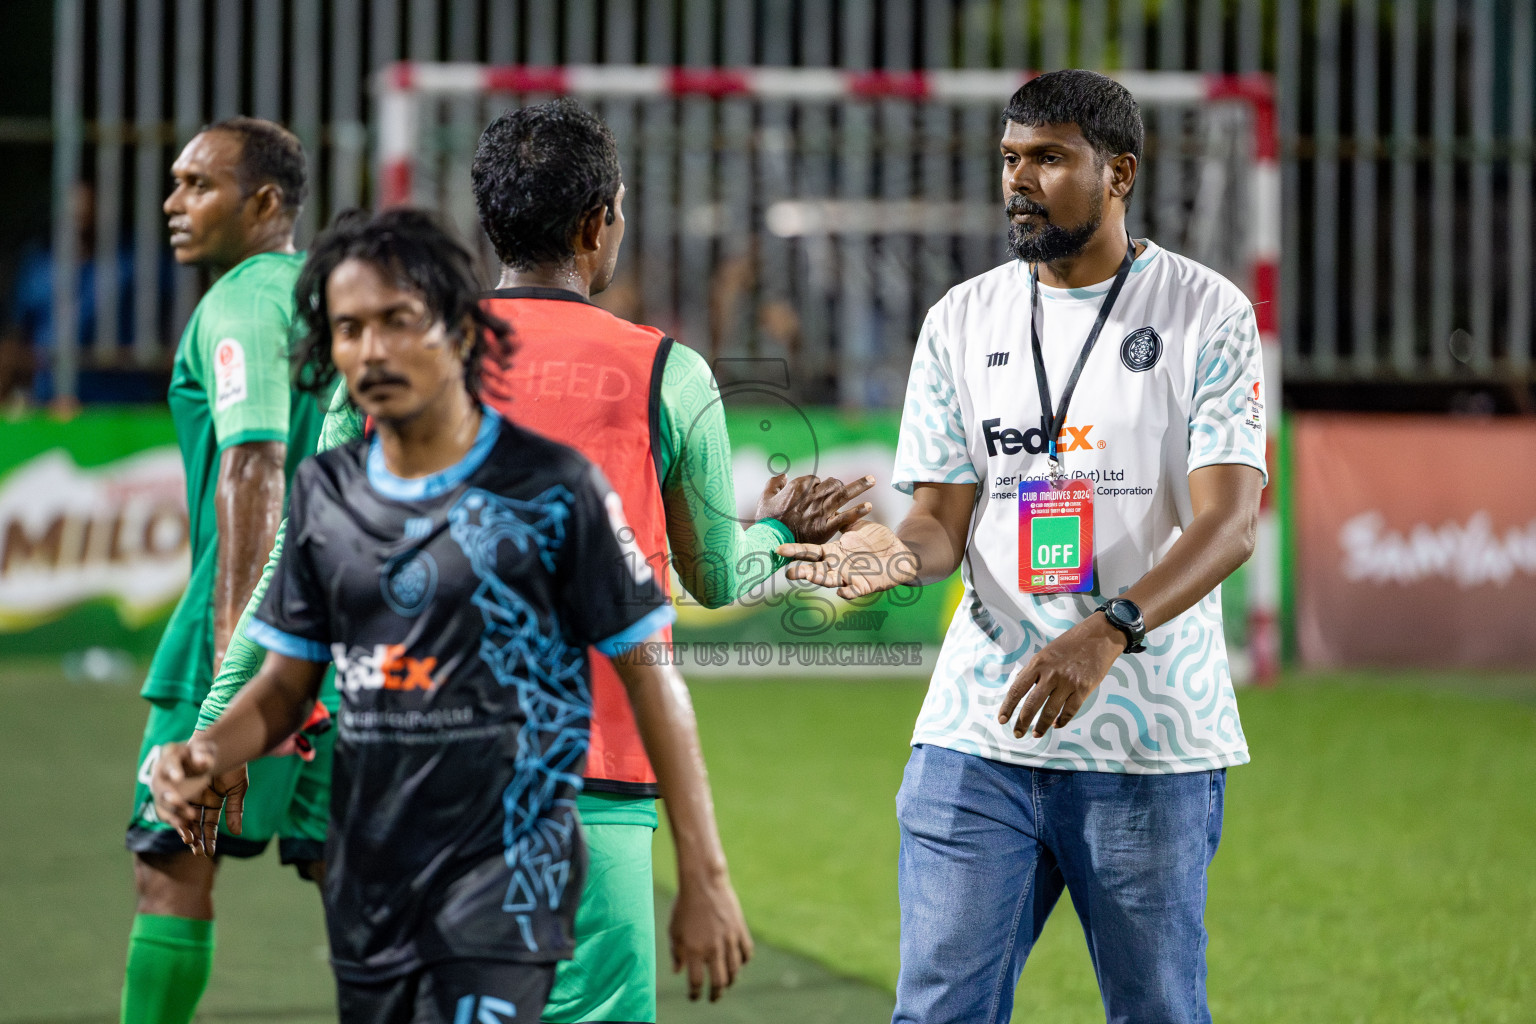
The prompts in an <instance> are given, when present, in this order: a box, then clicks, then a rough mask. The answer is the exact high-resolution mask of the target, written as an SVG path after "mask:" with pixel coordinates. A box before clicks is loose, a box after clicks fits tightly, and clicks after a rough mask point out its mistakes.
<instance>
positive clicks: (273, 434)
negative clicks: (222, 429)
mask: <svg viewBox="0 0 1536 1024" xmlns="http://www.w3.org/2000/svg"><path fill="white" fill-rule="evenodd" d="M287 440H288V431H287V430H272V429H266V428H263V429H257V430H241V431H239V432H238V433H234V434H230V435H229V436H227V437H221V438H219V451H221V452H222V451H223V450H224V449H226V448H233V447H234V446H235V445H237V444H251V443H252V442H255V441H287Z"/></svg>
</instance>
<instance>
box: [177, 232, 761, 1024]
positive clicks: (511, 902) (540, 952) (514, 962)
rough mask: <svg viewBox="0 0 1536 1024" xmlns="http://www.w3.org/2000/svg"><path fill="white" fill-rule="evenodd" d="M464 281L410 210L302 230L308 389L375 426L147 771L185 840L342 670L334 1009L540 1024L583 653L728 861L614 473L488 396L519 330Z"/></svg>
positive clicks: (582, 743) (565, 949)
mask: <svg viewBox="0 0 1536 1024" xmlns="http://www.w3.org/2000/svg"><path fill="white" fill-rule="evenodd" d="M478 291H479V290H478V287H477V284H476V282H475V276H474V271H473V264H472V261H471V258H470V257H469V255H468V254H467V253H466V252H465V251H464V250H463V249H462V247H460V246H459V245H458V244H457V243H455V242H453V241H452V240H451V239H450V238H449V237H448V236H447V235H445V234H444V233H443V232H442V231H441V230H440V229H439V228H437V227H436V226H435V225H434V224H433V223H432V221H431V220H430V219H429V218H427V217H426V216H425V215H423V214H419V213H414V212H411V211H394V212H391V213H386V214H383V215H381V216H379V217H378V218H376V219H375V220H373V221H371V222H368V223H362V222H361V221H357V220H354V221H352V222H349V223H346V224H343V225H342V226H339V227H338V228H337V229H334V230H333V231H332V232H331V233H329V234H328V235H327V236H326V237H324V238H323V239H322V240H320V241H319V242H317V243H316V245H315V247H314V249H313V251H312V253H311V256H310V260H309V262H308V264H307V265H306V267H305V270H304V273H303V275H302V276H301V279H300V283H299V286H298V289H297V292H298V297H299V309H300V315H301V316H302V317H303V318H304V320H305V326H306V327H307V328H308V332H309V333H308V337H307V338H306V340H305V343H304V353H305V356H304V358H305V361H304V363H303V365H302V366H301V370H300V377H301V383H302V384H303V385H305V386H308V387H312V388H315V389H321V388H324V387H325V386H326V385H327V384H328V383H330V382H331V380H332V379H333V378H334V375H335V374H336V373H337V372H339V373H340V374H341V375H342V376H343V377H344V378H345V380H346V384H347V387H348V390H349V392H350V394H351V395H352V398H353V400H354V401H355V402H356V403H357V404H358V406H359V407H360V409H361V411H362V412H364V413H366V414H368V415H369V416H370V417H372V420H373V422H374V424H375V426H376V433H375V434H374V435H373V436H372V437H371V438H365V439H359V440H357V441H354V442H351V443H349V444H346V445H343V446H342V447H340V448H337V449H334V450H332V451H329V452H325V453H323V454H321V455H318V456H316V457H315V458H313V459H310V460H308V461H306V462H305V463H304V465H303V466H302V467H301V468H300V470H299V472H298V474H297V476H296V477H295V481H294V486H293V498H292V501H291V505H290V511H289V523H288V533H287V537H288V540H287V545H286V547H285V549H284V551H283V554H282V559H281V561H280V563H279V565H278V569H277V575H276V576H275V577H274V579H273V581H272V585H271V588H270V589H269V591H268V592H267V594H266V597H265V598H264V600H263V603H262V605H261V609H260V611H259V612H258V613H257V617H256V620H255V621H254V623H253V624H252V625H251V626H250V627H249V628H248V631H247V632H248V635H250V636H251V637H252V638H253V639H256V640H258V641H259V642H261V643H262V644H263V646H265V647H267V648H268V651H269V652H270V653H269V654H268V656H267V659H266V662H265V665H264V666H263V668H262V670H261V672H260V673H259V674H258V675H257V676H256V678H255V679H253V680H252V682H251V683H250V684H249V685H248V686H247V687H246V688H245V689H244V690H243V691H242V692H241V693H240V695H239V697H237V698H236V699H235V701H234V702H233V703H231V705H230V707H229V708H228V709H227V710H226V711H225V712H224V714H223V716H222V717H221V718H220V719H219V720H218V722H217V723H215V724H214V725H212V726H211V727H210V728H209V729H207V730H206V731H204V732H201V733H198V734H197V736H195V737H194V738H193V740H192V741H191V742H190V743H189V744H187V745H185V746H174V747H171V748H168V749H167V751H166V752H165V753H164V754H163V755H162V757H161V760H160V765H159V767H158V768H157V771H156V775H155V777H154V783H153V789H154V793H155V797H156V801H157V807H158V808H159V809H160V812H161V813H162V814H163V815H164V817H165V820H166V821H170V822H173V823H175V824H176V825H177V826H178V828H179V829H180V830H181V831H182V832H183V835H184V837H185V838H189V839H190V838H191V836H192V833H193V830H194V829H196V828H198V827H199V826H198V824H197V822H198V818H197V816H196V808H195V806H193V805H192V803H191V801H192V800H193V799H195V798H196V796H197V795H198V794H199V793H200V792H201V790H202V787H203V786H204V785H205V784H206V783H207V781H208V779H209V778H210V777H211V775H213V774H217V773H220V772H224V771H227V770H229V769H230V768H231V767H233V766H236V765H238V764H240V763H242V762H244V761H247V760H250V759H251V758H254V757H257V756H259V755H260V754H262V753H263V752H264V751H266V750H268V749H270V748H271V747H272V746H274V745H275V744H277V743H278V742H280V741H281V740H283V739H284V738H285V737H286V736H288V735H289V734H290V733H292V732H293V731H294V730H295V729H296V728H298V726H299V725H300V724H302V719H303V717H304V715H305V714H306V713H307V711H308V709H309V707H310V706H311V705H312V703H313V699H314V693H315V691H316V688H317V687H318V685H319V682H320V679H321V676H322V674H323V671H324V666H325V664H326V663H328V662H334V663H335V665H336V669H337V673H336V682H337V689H338V691H339V692H340V695H341V699H342V707H341V710H340V713H339V715H338V725H339V730H338V738H337V745H336V755H335V756H336V763H335V770H334V776H333V800H332V805H331V822H330V839H329V846H328V848H327V851H326V861H327V863H328V865H329V868H328V874H327V877H326V881H325V907H326V920H327V928H328V931H329V935H330V944H331V956H332V963H333V966H334V968H335V971H336V975H337V986H338V1004H339V1010H340V1015H341V1019H342V1020H343V1021H344V1022H350V1021H358V1022H361V1021H369V1022H383V1024H391V1022H402V1024H403V1022H408V1021H443V1022H445V1024H446V1022H449V1021H465V1020H476V1021H487V1020H497V1021H510V1020H518V1021H523V1020H527V1021H536V1020H538V1018H539V1011H540V1009H541V1008H542V1007H543V1004H544V1001H545V998H546V996H547V994H548V991H549V986H550V984H551V981H552V978H553V972H554V963H555V961H557V960H559V959H561V958H564V957H568V956H569V955H570V952H571V948H572V935H571V931H572V920H573V915H574V911H575V906H576V903H577V900H578V898H579V896H580V893H581V887H582V878H583V871H584V854H583V848H582V843H581V837H580V828H579V825H578V823H577V818H576V813H575V803H576V796H577V793H578V792H579V790H580V788H581V775H582V768H583V762H584V759H585V755H586V747H587V734H588V721H589V715H590V710H591V696H590V689H589V673H588V666H587V657H586V653H585V651H586V648H587V647H588V646H595V647H596V648H597V649H598V650H600V651H602V652H603V653H605V654H608V655H610V656H611V657H615V658H616V662H617V663H618V665H619V666H620V674H621V677H622V678H623V680H624V682H625V685H626V687H627V688H628V690H629V693H630V698H631V701H632V702H633V704H634V706H635V710H636V716H637V719H638V722H639V725H640V729H641V733H642V736H643V737H644V739H645V741H646V745H647V749H648V753H649V754H650V756H651V758H652V761H653V763H654V764H655V766H656V769H657V774H658V777H659V778H660V780H661V786H662V789H663V792H664V793H665V794H666V795H667V797H668V808H669V814H670V816H671V817H672V819H673V821H674V824H675V825H676V824H677V823H678V821H679V815H680V814H681V815H682V816H683V819H684V826H685V827H684V831H687V832H689V833H690V834H691V838H690V839H689V841H691V842H698V843H702V844H704V845H705V846H706V847H709V848H710V850H709V852H710V854H711V856H712V857H713V858H714V859H716V860H717V861H718V862H719V864H720V865H721V866H722V869H723V865H724V855H723V853H720V851H719V840H718V838H717V835H716V832H715V828H714V820H713V812H712V810H711V808H710V805H709V794H708V789H707V784H706V783H705V781H704V771H703V762H702V758H701V756H700V754H699V751H698V749H697V747H696V746H694V745H691V744H686V743H683V744H680V743H678V742H677V741H676V740H675V739H674V738H673V737H675V736H677V735H679V732H678V731H677V730H675V729H672V728H670V725H671V722H670V721H669V717H670V718H675V717H676V716H678V715H680V714H691V712H690V711H689V710H688V708H687V699H686V691H685V690H684V689H683V686H682V681H681V679H680V678H678V677H677V675H676V673H675V670H674V669H672V668H670V667H668V666H665V665H661V666H656V665H646V664H643V662H645V661H647V660H666V659H647V658H644V657H637V656H626V652H627V651H630V650H631V649H632V648H634V647H635V645H636V644H638V643H639V642H641V641H646V640H647V639H650V638H653V637H654V636H655V634H657V632H658V631H659V630H660V629H661V628H662V627H663V626H665V625H667V624H668V623H669V622H670V621H671V617H672V611H671V608H670V606H669V605H668V604H667V603H666V602H665V599H664V598H663V596H662V592H661V590H660V588H659V587H658V585H657V583H656V581H655V580H654V579H653V578H652V577H651V574H650V569H649V567H648V566H647V565H646V563H645V560H644V559H643V558H641V557H639V556H638V553H637V552H636V551H635V549H634V545H633V541H632V539H631V538H632V533H631V532H630V531H629V530H628V528H627V526H626V525H625V522H624V513H623V508H622V505H621V503H620V502H619V500H618V498H617V497H616V496H615V495H614V494H613V492H612V490H611V489H610V488H609V487H608V485H607V483H606V481H605V480H604V479H603V477H602V475H601V474H600V473H599V472H598V471H597V470H596V469H595V468H594V467H593V466H592V465H591V464H590V463H589V462H587V460H586V459H584V458H583V457H582V456H581V455H579V454H578V453H576V452H575V451H574V450H572V449H570V448H567V447H565V446H563V445H559V444H556V443H555V442H553V441H549V440H546V439H545V438H543V437H540V436H539V435H536V434H533V433H530V432H528V431H526V430H523V429H521V428H519V427H517V426H515V425H513V424H512V423H509V422H507V421H504V420H502V419H501V418H500V417H499V416H498V415H497V414H496V413H495V412H493V411H492V410H490V409H489V408H487V407H484V406H482V405H481V404H480V403H479V401H478V393H477V389H478V383H479V380H478V377H479V368H480V366H481V365H482V361H483V359H484V358H485V357H486V354H487V352H493V353H494V352H497V351H502V352H505V351H506V350H507V349H509V347H510V343H509V338H508V329H507V327H506V326H505V325H504V324H502V323H501V322H500V321H497V320H496V319H494V318H493V317H491V316H490V315H489V314H487V313H485V312H483V311H482V309H481V307H480V305H479V304H478V301H477V300H478V298H479V294H478ZM742 939H743V941H750V940H746V939H745V935H744V934H743V936H742Z"/></svg>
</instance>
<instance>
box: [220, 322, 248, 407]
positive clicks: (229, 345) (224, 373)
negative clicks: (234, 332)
mask: <svg viewBox="0 0 1536 1024" xmlns="http://www.w3.org/2000/svg"><path fill="white" fill-rule="evenodd" d="M246 393H247V392H246V386H245V349H244V347H242V346H241V344H240V343H239V342H238V341H236V340H235V339H234V338H225V339H224V340H223V341H221V342H219V343H218V345H216V346H215V347H214V350H213V411H214V412H223V411H224V410H225V409H228V408H229V407H230V406H232V405H234V404H235V403H236V402H243V401H245V399H246Z"/></svg>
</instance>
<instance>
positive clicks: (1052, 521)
mask: <svg viewBox="0 0 1536 1024" xmlns="http://www.w3.org/2000/svg"><path fill="white" fill-rule="evenodd" d="M1092 589H1093V483H1092V482H1091V481H1088V480H1064V481H1062V482H1060V483H1059V484H1055V485H1053V484H1052V483H1051V482H1050V481H1049V480H1029V481H1024V482H1022V483H1020V484H1019V590H1020V591H1022V592H1023V593H1026V594H1081V593H1085V592H1087V591H1090V590H1092Z"/></svg>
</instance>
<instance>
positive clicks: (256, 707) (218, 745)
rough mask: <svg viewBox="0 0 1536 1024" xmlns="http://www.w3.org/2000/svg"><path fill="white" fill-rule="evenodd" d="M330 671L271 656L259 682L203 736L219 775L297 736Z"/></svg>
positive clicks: (253, 684) (255, 680)
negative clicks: (322, 680)
mask: <svg viewBox="0 0 1536 1024" xmlns="http://www.w3.org/2000/svg"><path fill="white" fill-rule="evenodd" d="M324 671H325V669H324V666H323V665H320V664H318V663H315V662H306V661H301V660H299V659H296V658H287V657H284V656H283V655H280V654H270V655H269V656H268V657H267V661H266V663H265V664H264V665H263V666H262V670H261V671H260V672H258V673H257V674H256V678H254V679H252V680H251V682H250V684H249V685H247V686H246V687H245V688H244V689H242V690H241V691H240V692H239V693H238V694H237V695H236V696H235V698H234V700H232V701H231V702H230V704H229V707H228V708H226V709H225V711H224V713H223V714H222V715H220V716H219V718H218V720H217V721H215V722H214V723H213V724H212V725H210V726H209V727H208V728H207V729H206V730H205V731H203V732H201V733H199V734H198V736H199V738H200V740H201V741H202V742H204V743H206V744H208V749H209V750H210V751H211V752H212V753H213V758H214V763H213V769H212V770H213V774H215V775H218V774H221V773H223V772H227V771H229V770H230V769H231V768H235V767H238V766H239V765H242V764H245V763H246V762H247V761H252V760H255V759H256V758H258V757H260V756H262V755H263V754H265V753H266V752H267V751H269V750H271V749H272V748H273V747H275V746H277V745H278V744H279V743H281V742H282V741H283V740H284V739H286V738H287V737H289V736H291V735H293V734H294V733H295V732H297V731H298V730H299V728H300V727H301V726H303V724H304V718H305V716H306V714H307V713H308V711H309V709H310V707H311V706H312V705H313V704H314V699H315V693H316V692H317V691H318V689H319V686H320V678H321V676H322V675H324Z"/></svg>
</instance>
